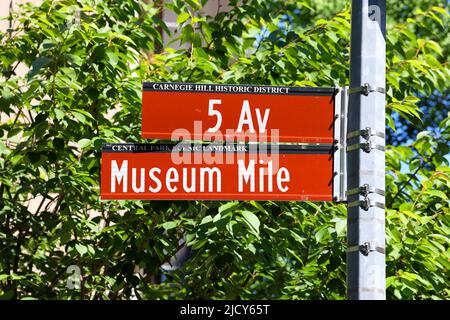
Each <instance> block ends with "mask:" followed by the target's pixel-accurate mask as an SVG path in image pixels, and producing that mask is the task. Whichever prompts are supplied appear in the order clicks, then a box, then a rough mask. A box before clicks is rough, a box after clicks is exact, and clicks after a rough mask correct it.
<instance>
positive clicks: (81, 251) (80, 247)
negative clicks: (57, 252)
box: [75, 243, 88, 255]
mask: <svg viewBox="0 0 450 320" xmlns="http://www.w3.org/2000/svg"><path fill="white" fill-rule="evenodd" d="M75 249H76V250H77V251H78V253H79V254H80V255H84V254H85V253H86V252H87V250H88V249H87V247H86V246H85V245H82V244H78V243H77V244H76V245H75Z"/></svg>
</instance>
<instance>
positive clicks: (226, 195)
mask: <svg viewBox="0 0 450 320" xmlns="http://www.w3.org/2000/svg"><path fill="white" fill-rule="evenodd" d="M332 181H333V161H332V155H331V147H330V146H325V145H323V146H314V147H311V146H300V145H256V144H206V145H205V144H187V143H179V144H105V145H104V146H103V149H102V169H101V198H102V199H103V200H106V199H148V200H206V199H210V200H301V201H302V200H310V201H331V200H332V191H333V185H332Z"/></svg>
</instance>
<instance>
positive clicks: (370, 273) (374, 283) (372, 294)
mask: <svg viewBox="0 0 450 320" xmlns="http://www.w3.org/2000/svg"><path fill="white" fill-rule="evenodd" d="M385 34H386V1H385V0H370V1H369V0H353V1H352V21H351V44H350V50H351V51H350V52H351V56H350V89H349V106H348V129H347V130H348V133H347V184H348V187H347V197H348V215H347V230H348V231H347V232H348V234H347V243H348V253H347V286H348V288H347V289H348V298H349V299H357V300H377V299H385V298H386V293H385V292H386V289H385V287H386V284H385V281H386V280H385V278H386V274H385V273H386V271H385V231H384V227H385V226H384V225H385V215H384V185H385V154H384V145H385V95H384V93H385V89H384V86H385V56H386V49H385Z"/></svg>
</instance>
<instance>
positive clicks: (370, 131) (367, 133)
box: [347, 127, 386, 140]
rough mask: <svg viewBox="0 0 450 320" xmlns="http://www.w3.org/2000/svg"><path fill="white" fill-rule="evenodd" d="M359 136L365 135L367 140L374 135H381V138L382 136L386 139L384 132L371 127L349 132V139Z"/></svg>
mask: <svg viewBox="0 0 450 320" xmlns="http://www.w3.org/2000/svg"><path fill="white" fill-rule="evenodd" d="M358 136H361V137H363V138H364V139H366V140H369V139H370V138H371V137H373V136H376V137H379V138H382V139H384V138H385V137H386V136H385V134H384V133H383V132H379V131H376V130H374V129H372V128H370V127H367V128H365V129H362V130H357V131H352V132H349V133H348V134H347V140H350V139H352V138H355V137H358Z"/></svg>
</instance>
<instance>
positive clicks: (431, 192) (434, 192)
mask: <svg viewBox="0 0 450 320" xmlns="http://www.w3.org/2000/svg"><path fill="white" fill-rule="evenodd" d="M424 193H426V194H429V195H432V196H435V197H438V198H441V199H443V200H448V197H447V195H446V194H445V193H444V192H442V191H440V190H426V191H424Z"/></svg>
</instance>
